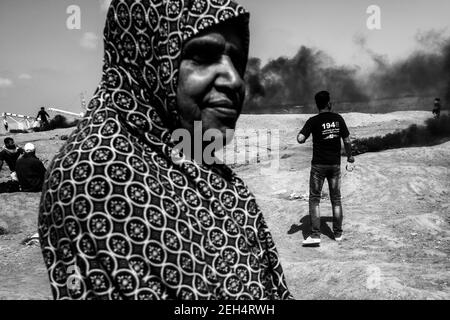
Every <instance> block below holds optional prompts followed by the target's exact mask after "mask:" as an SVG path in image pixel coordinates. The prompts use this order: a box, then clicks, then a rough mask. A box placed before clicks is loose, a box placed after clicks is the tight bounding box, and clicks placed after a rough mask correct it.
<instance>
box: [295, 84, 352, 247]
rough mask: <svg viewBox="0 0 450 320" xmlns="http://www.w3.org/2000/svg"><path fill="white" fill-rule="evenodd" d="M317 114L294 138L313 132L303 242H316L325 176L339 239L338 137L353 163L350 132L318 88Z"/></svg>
mask: <svg viewBox="0 0 450 320" xmlns="http://www.w3.org/2000/svg"><path fill="white" fill-rule="evenodd" d="M315 100H316V105H317V108H318V109H319V114H318V115H316V116H314V117H312V118H309V119H308V121H306V124H305V126H304V127H303V129H302V130H301V131H300V132H299V134H298V136H297V141H298V142H299V143H305V141H306V139H308V137H309V135H310V134H312V136H313V158H312V161H311V175H310V181H309V215H310V218H311V234H310V236H308V237H307V238H306V240H304V241H303V245H305V246H306V245H316V246H319V245H320V209H319V204H320V198H321V194H322V187H323V182H324V180H325V178H326V179H327V181H328V187H329V190H330V199H331V206H332V210H333V232H334V238H335V240H336V241H341V240H342V220H343V213H342V205H341V190H340V189H341V138H342V139H343V141H344V147H345V152H346V154H347V161H348V162H350V163H353V162H354V161H355V159H354V158H353V156H352V149H351V143H350V138H349V136H350V133H349V131H348V128H347V125H346V124H345V121H344V119H343V118H342V117H341V116H340V115H339V114H337V113H333V112H331V102H330V93H329V92H328V91H320V92H319V93H317V94H316V95H315Z"/></svg>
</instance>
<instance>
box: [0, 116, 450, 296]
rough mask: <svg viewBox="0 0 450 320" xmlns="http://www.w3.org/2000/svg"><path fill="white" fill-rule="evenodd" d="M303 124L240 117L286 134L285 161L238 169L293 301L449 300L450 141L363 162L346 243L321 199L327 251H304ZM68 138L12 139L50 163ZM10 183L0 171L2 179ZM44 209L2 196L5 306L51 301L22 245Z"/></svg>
mask: <svg viewBox="0 0 450 320" xmlns="http://www.w3.org/2000/svg"><path fill="white" fill-rule="evenodd" d="M427 114H428V113H420V112H419V113H417V112H405V113H397V112H396V113H393V114H390V115H373V116H371V115H361V114H354V115H352V114H347V115H345V114H344V118H346V120H347V121H348V122H349V126H350V131H351V132H352V134H355V135H358V134H363V135H368V136H370V135H376V134H379V131H380V128H382V129H383V130H385V131H389V132H392V131H394V130H396V129H401V128H404V127H407V126H409V125H410V124H412V123H417V124H420V123H421V122H423V120H424V119H426V117H428V116H427ZM307 118H308V115H290V116H286V115H277V116H273V115H264V116H251V117H248V116H247V117H246V116H244V117H243V118H242V119H241V120H240V126H241V127H242V126H247V128H250V127H252V126H253V128H258V127H259V128H264V127H267V128H277V127H278V128H288V129H287V130H286V132H287V133H286V135H285V136H283V141H282V142H283V143H282V146H281V147H282V151H281V154H280V156H283V155H287V156H285V157H282V159H281V160H280V163H279V164H280V166H279V168H278V169H277V170H274V169H273V168H272V169H270V168H269V166H268V165H269V163H268V162H267V161H263V162H262V163H260V164H250V165H242V166H239V167H237V168H236V171H237V172H238V174H240V175H241V176H242V177H243V179H244V180H245V181H246V182H247V184H248V185H249V187H250V189H251V190H252V191H254V193H255V195H256V197H257V201H258V203H259V205H260V207H261V209H262V210H263V212H264V215H265V218H266V221H267V223H268V225H269V228H270V229H271V231H272V234H273V236H274V240H275V242H276V244H277V247H278V250H279V252H280V256H281V259H282V263H283V267H284V270H285V273H286V278H287V281H288V284H289V287H290V289H291V291H292V293H293V294H294V296H295V298H297V299H450V288H449V284H450V264H449V263H448V261H449V260H448V259H449V256H448V255H449V253H450V170H449V167H450V142H449V143H445V144H441V145H438V146H433V147H422V148H407V149H396V150H388V151H384V152H380V153H368V154H363V155H361V156H358V157H357V158H356V166H355V169H354V171H353V172H346V171H345V170H344V171H343V176H342V194H343V206H344V241H343V242H341V243H337V242H335V241H334V240H332V239H331V238H330V237H329V236H327V234H329V230H330V228H331V222H330V221H331V220H330V216H331V206H330V204H329V201H328V198H327V191H325V192H324V194H323V200H322V203H321V212H322V217H323V219H322V220H323V223H322V231H323V234H324V235H323V236H322V245H321V247H320V248H303V247H302V246H301V242H302V240H303V236H304V233H305V232H306V230H307V229H308V218H307V216H308V197H307V195H308V190H309V189H308V188H309V187H308V181H309V168H310V160H311V143H310V142H308V143H307V144H305V145H298V144H297V143H296V142H295V135H296V133H297V132H296V131H297V128H298V127H300V126H301V125H302V123H304V121H306V119H307ZM397 120H398V121H397ZM386 121H387V122H386ZM386 123H387V124H386ZM71 130H72V129H66V130H59V131H58V130H55V131H52V132H40V133H35V134H18V135H16V136H14V137H15V139H16V140H17V141H18V142H19V144H22V145H23V144H24V143H26V142H33V143H34V144H35V145H36V146H37V155H38V156H39V157H41V158H43V159H46V160H48V159H51V158H52V157H53V155H54V154H55V153H56V152H57V150H58V149H59V148H60V147H61V145H62V144H64V141H62V140H60V139H59V138H58V137H59V136H61V135H67V134H70V132H71ZM56 135H58V137H57V136H56ZM6 176H7V171H5V170H2V171H1V172H0V179H5V178H6ZM325 190H326V188H325ZM39 200H40V195H39V194H13V195H0V208H1V210H0V221H3V223H4V224H5V225H7V228H8V234H4V235H1V234H0V256H1V257H2V258H1V259H0V282H1V284H2V285H1V286H0V299H48V298H51V293H50V287H49V283H48V277H47V273H46V270H45V267H44V263H43V259H42V254H41V252H40V249H39V248H38V247H35V246H24V245H21V241H23V239H24V238H25V237H26V236H27V235H29V234H33V233H34V232H36V222H37V207H38V204H39Z"/></svg>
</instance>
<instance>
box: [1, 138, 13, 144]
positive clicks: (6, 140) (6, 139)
mask: <svg viewBox="0 0 450 320" xmlns="http://www.w3.org/2000/svg"><path fill="white" fill-rule="evenodd" d="M3 142H4V143H5V144H8V143H10V142H12V143H14V139H13V138H11V137H6V138H5V139H4V140H3Z"/></svg>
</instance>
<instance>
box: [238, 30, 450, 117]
mask: <svg viewBox="0 0 450 320" xmlns="http://www.w3.org/2000/svg"><path fill="white" fill-rule="evenodd" d="M444 31H445V30H438V31H436V30H431V31H428V32H418V33H417V35H416V41H417V44H418V49H417V50H415V51H414V52H412V53H411V54H410V55H409V56H408V57H406V58H404V59H400V60H397V61H395V62H392V63H391V62H389V61H388V59H387V58H386V57H385V56H383V55H380V54H377V53H376V52H373V51H372V50H370V49H368V48H367V45H366V39H365V38H364V37H362V36H358V35H357V36H355V38H354V42H355V44H356V45H357V46H359V48H360V49H361V50H362V51H363V52H364V53H365V54H367V55H368V56H369V57H370V59H371V60H372V61H373V65H374V67H373V70H372V71H371V72H368V73H365V74H364V75H363V73H362V72H360V71H361V70H360V69H359V68H357V67H349V66H338V65H336V64H335V63H334V61H333V58H332V57H330V56H329V55H328V54H327V53H325V52H323V51H322V50H319V49H313V48H308V47H305V46H302V47H301V48H300V49H299V50H298V52H297V53H296V54H295V55H294V56H293V57H291V58H288V57H280V58H277V59H274V60H271V61H269V62H268V63H267V64H266V65H264V66H262V65H261V61H260V60H259V59H257V58H250V59H249V64H248V69H247V74H246V79H247V100H246V107H245V112H247V113H259V112H267V111H275V112H276V111H277V110H276V109H277V108H278V109H279V108H283V107H292V106H296V105H297V106H298V105H312V104H313V102H314V101H313V96H314V93H315V92H317V91H320V90H328V91H330V92H331V93H332V96H333V98H334V99H335V100H336V101H345V102H367V101H369V100H374V99H384V98H401V97H408V96H415V97H429V96H436V97H441V98H444V101H443V102H444V105H445V104H446V101H450V39H449V38H445V37H444ZM308 111H311V110H308Z"/></svg>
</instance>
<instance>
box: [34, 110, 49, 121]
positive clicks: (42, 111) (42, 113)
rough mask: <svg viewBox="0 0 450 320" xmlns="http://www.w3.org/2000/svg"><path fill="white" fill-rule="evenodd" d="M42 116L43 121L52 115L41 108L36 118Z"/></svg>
mask: <svg viewBox="0 0 450 320" xmlns="http://www.w3.org/2000/svg"><path fill="white" fill-rule="evenodd" d="M39 117H40V118H41V121H42V122H48V120H47V117H50V116H49V114H48V113H47V112H45V111H44V110H41V111H39V112H38V115H37V117H36V118H39Z"/></svg>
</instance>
